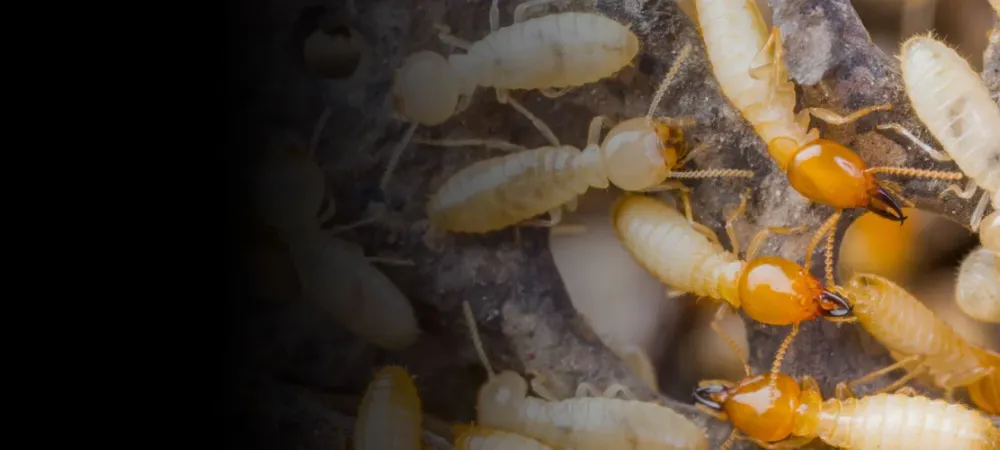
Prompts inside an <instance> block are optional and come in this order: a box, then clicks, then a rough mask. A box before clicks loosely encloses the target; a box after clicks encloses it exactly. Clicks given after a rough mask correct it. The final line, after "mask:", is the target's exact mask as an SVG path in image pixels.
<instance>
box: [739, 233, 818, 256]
mask: <svg viewBox="0 0 1000 450" xmlns="http://www.w3.org/2000/svg"><path fill="white" fill-rule="evenodd" d="M808 228H809V227H807V226H805V225H802V226H798V227H767V228H764V229H763V230H760V231H758V232H757V234H755V235H754V236H753V239H751V240H750V246H749V247H747V254H746V257H745V258H744V259H746V260H747V261H752V260H753V259H754V258H756V257H757V254H758V253H760V248H761V246H763V245H764V239H766V238H767V237H768V236H770V235H771V234H781V235H785V234H792V233H801V232H803V231H806V230H807V229H808Z"/></svg>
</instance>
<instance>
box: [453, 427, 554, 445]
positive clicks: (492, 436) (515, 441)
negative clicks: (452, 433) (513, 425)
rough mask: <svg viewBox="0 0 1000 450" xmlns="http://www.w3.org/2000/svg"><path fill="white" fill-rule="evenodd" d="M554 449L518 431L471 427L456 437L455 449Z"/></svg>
mask: <svg viewBox="0 0 1000 450" xmlns="http://www.w3.org/2000/svg"><path fill="white" fill-rule="evenodd" d="M505 449H518V450H552V447H549V446H548V445H545V444H543V443H541V442H538V441H536V440H534V439H531V438H529V437H525V436H521V435H520V434H517V433H510V432H507V431H502V430H495V429H490V428H482V427H470V428H468V429H467V430H465V431H464V432H462V434H460V435H458V437H457V438H456V439H455V450H505Z"/></svg>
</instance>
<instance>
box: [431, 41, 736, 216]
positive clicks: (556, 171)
mask: <svg viewBox="0 0 1000 450" xmlns="http://www.w3.org/2000/svg"><path fill="white" fill-rule="evenodd" d="M690 51H691V46H690V45H687V46H685V47H684V48H683V49H682V50H681V52H680V55H679V56H678V58H677V59H676V61H675V62H674V64H673V66H672V67H671V69H670V70H669V71H668V73H667V74H666V76H665V78H664V81H663V83H661V86H660V89H659V90H658V92H657V95H656V97H655V98H654V100H653V102H652V104H651V105H650V108H649V113H648V114H647V116H646V117H636V118H631V119H627V120H625V121H623V122H621V123H619V124H617V125H615V126H614V127H613V128H612V129H611V131H610V132H609V133H608V135H607V136H606V137H605V138H604V141H603V142H601V141H600V135H601V128H602V125H603V123H604V121H605V120H607V119H606V118H605V117H600V116H599V117H595V118H594V119H593V120H592V121H591V122H590V129H589V133H588V138H587V146H586V148H584V150H583V151H580V150H579V149H577V148H576V147H572V146H569V145H562V146H545V147H540V148H537V149H534V150H526V151H522V152H518V153H513V154H508V155H504V156H501V157H497V158H492V159H487V160H483V161H479V162H477V163H475V164H473V165H471V166H469V167H467V168H465V169H463V170H461V171H459V172H458V173H456V174H455V175H453V176H452V177H451V178H449V179H448V180H447V181H446V182H445V183H444V184H443V185H442V186H441V187H440V188H439V189H438V191H437V192H436V193H435V194H434V195H433V196H432V197H431V199H430V201H429V202H428V203H427V216H428V218H429V219H430V222H431V224H432V225H433V226H434V227H436V228H439V229H441V230H445V231H453V232H466V233H485V232H489V231H494V230H499V229H502V228H505V227H508V226H511V225H515V224H523V223H525V221H527V220H528V219H531V218H532V217H535V216H538V215H540V214H544V213H548V214H549V220H548V221H536V222H533V223H537V224H539V225H544V226H553V225H556V224H558V223H559V222H560V220H561V218H562V210H563V209H567V210H573V209H575V207H576V200H577V197H578V196H579V195H581V194H583V193H584V192H586V191H587V189H589V188H591V187H594V188H607V187H608V185H609V183H613V184H615V185H616V186H618V187H619V188H621V189H624V190H627V191H646V190H663V189H671V188H676V187H683V185H682V184H680V183H679V182H678V181H676V180H671V181H667V180H668V179H669V178H675V179H683V178H711V177H743V178H750V177H752V176H753V172H751V171H749V170H736V169H709V170H698V171H683V172H680V171H678V172H675V171H673V170H672V169H674V168H677V167H680V166H682V165H683V164H686V163H687V162H688V161H689V160H690V158H689V157H690V156H692V154H693V153H695V152H693V151H692V152H688V151H687V149H686V147H685V142H684V136H683V132H682V131H681V129H680V128H679V126H680V125H682V124H685V123H689V122H690V121H689V120H685V119H677V118H653V117H652V115H653V112H654V111H655V110H656V106H657V104H658V103H659V99H660V98H662V96H663V93H664V92H665V90H666V88H667V87H668V86H669V85H670V82H671V81H672V79H673V78H674V76H676V74H677V72H678V70H679V68H680V66H681V63H683V61H684V60H685V59H686V57H687V55H688V54H690ZM423 142H424V143H428V144H436V145H451V143H450V142H449V141H423ZM470 143H475V142H469V141H464V142H463V144H466V145H468V144H470ZM478 143H479V144H483V145H489V144H490V142H489V141H479V142H478Z"/></svg>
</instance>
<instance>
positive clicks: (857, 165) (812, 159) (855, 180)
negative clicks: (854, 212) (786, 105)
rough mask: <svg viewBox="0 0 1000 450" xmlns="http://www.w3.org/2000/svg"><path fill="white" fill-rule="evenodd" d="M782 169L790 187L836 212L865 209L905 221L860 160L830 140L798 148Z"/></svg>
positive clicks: (887, 194)
mask: <svg viewBox="0 0 1000 450" xmlns="http://www.w3.org/2000/svg"><path fill="white" fill-rule="evenodd" d="M786 170H787V173H788V182H789V183H790V184H791V185H792V187H793V188H795V190H796V191H798V192H799V193H800V194H802V195H803V196H804V197H806V198H808V199H809V200H812V201H814V202H816V203H822V204H824V205H829V206H832V207H834V208H838V209H849V208H867V209H869V210H871V211H872V212H873V213H875V214H878V215H880V216H882V217H885V218H887V219H889V220H894V221H897V222H901V223H902V222H903V221H905V220H906V216H904V215H903V210H902V209H901V208H900V207H899V204H898V203H897V202H896V200H895V199H893V198H892V196H890V195H889V193H888V192H886V190H885V189H883V188H882V187H881V186H879V184H878V180H876V179H875V176H874V175H872V174H871V173H870V172H868V165H867V164H865V162H864V161H862V160H861V157H860V156H858V154H857V153H855V152H854V151H853V150H851V149H849V148H847V147H844V146H843V145H840V144H838V143H836V142H834V141H829V140H826V139H816V140H815V141H812V142H810V143H808V144H806V145H804V146H802V147H801V148H800V149H799V150H798V151H797V152H796V153H795V155H794V156H793V157H792V159H791V161H790V162H789V164H788V167H787V169H786Z"/></svg>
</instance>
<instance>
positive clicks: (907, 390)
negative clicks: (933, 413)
mask: <svg viewBox="0 0 1000 450" xmlns="http://www.w3.org/2000/svg"><path fill="white" fill-rule="evenodd" d="M894 394H897V395H905V396H907V397H916V396H918V395H920V393H919V392H917V390H916V389H913V388H911V387H909V386H903V387H901V388H899V389H896V392H894ZM948 402H949V403H950V402H951V400H948Z"/></svg>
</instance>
